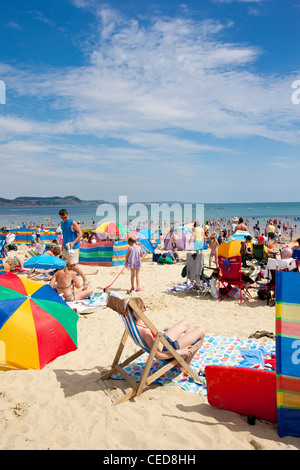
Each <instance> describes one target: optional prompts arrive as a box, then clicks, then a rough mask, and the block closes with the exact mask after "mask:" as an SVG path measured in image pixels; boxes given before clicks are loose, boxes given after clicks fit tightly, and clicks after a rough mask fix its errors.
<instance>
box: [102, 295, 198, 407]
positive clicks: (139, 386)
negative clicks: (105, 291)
mask: <svg viewBox="0 0 300 470" xmlns="http://www.w3.org/2000/svg"><path fill="white" fill-rule="evenodd" d="M108 306H110V305H109V303H108ZM111 308H113V307H111ZM114 310H116V311H117V312H118V313H119V314H120V316H121V318H122V320H123V322H124V325H125V331H124V333H123V336H122V339H121V342H120V345H119V347H118V349H117V352H116V355H115V358H114V360H113V363H112V366H111V369H110V370H109V371H106V372H104V373H103V374H102V375H101V377H99V379H98V380H97V381H99V380H100V379H101V380H106V379H108V378H109V377H111V376H112V375H113V374H115V373H119V374H121V375H122V377H123V378H124V379H125V380H126V381H127V383H128V384H129V385H130V387H131V390H130V392H129V393H127V394H126V395H125V396H124V397H122V398H121V399H120V400H118V401H117V402H116V403H114V404H119V403H122V402H124V401H127V400H130V399H131V398H133V397H134V396H135V395H137V396H139V395H141V393H142V392H143V390H144V388H145V386H146V385H150V384H151V383H153V382H154V381H155V380H157V379H158V378H159V377H161V376H162V375H163V374H165V373H166V372H168V371H169V370H170V369H172V367H174V366H176V365H178V364H179V365H180V366H181V367H183V368H184V370H185V371H186V372H187V374H188V375H190V376H191V377H192V378H193V379H194V381H195V382H199V377H198V375H197V373H196V372H195V371H194V370H193V369H192V367H191V366H190V365H188V364H187V363H186V362H185V360H184V358H183V357H181V356H180V355H179V354H178V353H177V351H176V350H175V349H174V348H173V347H172V346H171V345H170V343H169V342H168V341H167V340H166V339H165V337H164V335H163V332H161V331H158V329H157V328H156V327H155V326H154V325H153V323H152V322H151V321H150V320H149V318H148V317H147V316H146V315H145V313H144V312H143V311H142V310H141V309H140V308H139V306H138V305H137V303H136V302H135V300H134V299H132V300H129V302H128V304H127V308H126V310H125V311H124V312H123V313H120V310H119V309H118V310H117V309H116V308H114ZM133 312H134V313H135V314H136V315H137V316H138V317H139V318H140V319H141V320H142V321H143V322H144V323H145V324H146V325H147V326H148V328H149V329H150V330H151V331H152V332H153V334H154V335H155V336H156V338H155V341H154V344H153V346H152V349H151V350H149V348H148V347H147V345H146V344H145V343H144V341H143V339H142V338H141V336H140V333H139V331H138V328H137V326H136V323H135V322H136V320H135V317H134V314H133ZM128 337H131V339H132V340H133V341H134V343H135V344H136V345H137V346H138V347H139V348H140V349H139V350H138V351H137V352H135V353H134V354H132V355H131V356H130V357H128V358H126V359H125V360H124V361H123V362H119V361H120V359H121V355H122V352H123V350H124V347H125V343H126V341H127V339H128ZM159 343H162V344H163V345H164V346H165V347H166V348H167V350H168V351H169V352H170V353H171V354H172V356H173V358H174V359H170V360H168V361H161V362H162V367H160V368H158V369H157V370H156V371H155V372H153V373H152V374H151V375H149V373H150V369H151V365H152V363H153V361H154V359H155V355H156V352H157V348H158V345H159ZM202 343H203V342H202V341H198V342H197V343H195V344H194V345H193V346H192V348H191V350H192V352H196V351H198V349H199V348H200V347H201V345H202ZM145 352H146V353H148V354H149V356H148V359H147V362H146V364H145V368H144V372H143V375H142V376H141V379H140V382H136V381H135V380H134V379H133V378H132V377H131V376H130V375H129V374H128V373H127V372H126V371H125V370H124V367H126V366H128V365H129V364H130V363H131V362H132V361H134V360H135V359H136V358H138V357H139V356H141V355H142V354H144V353H145Z"/></svg>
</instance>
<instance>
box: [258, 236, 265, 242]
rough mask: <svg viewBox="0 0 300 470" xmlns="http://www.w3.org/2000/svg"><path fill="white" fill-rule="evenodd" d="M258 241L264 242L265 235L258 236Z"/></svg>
mask: <svg viewBox="0 0 300 470" xmlns="http://www.w3.org/2000/svg"><path fill="white" fill-rule="evenodd" d="M257 241H258V243H263V242H264V241H265V239H264V237H261V236H260V237H258V238H257Z"/></svg>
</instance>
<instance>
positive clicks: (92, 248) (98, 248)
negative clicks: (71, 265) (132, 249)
mask: <svg viewBox="0 0 300 470" xmlns="http://www.w3.org/2000/svg"><path fill="white" fill-rule="evenodd" d="M127 250H128V242H127V241H126V240H124V241H123V240H122V241H108V242H107V241H100V242H97V243H81V244H80V249H79V263H80V264H86V265H89V266H123V265H124V263H125V257H126V253H127Z"/></svg>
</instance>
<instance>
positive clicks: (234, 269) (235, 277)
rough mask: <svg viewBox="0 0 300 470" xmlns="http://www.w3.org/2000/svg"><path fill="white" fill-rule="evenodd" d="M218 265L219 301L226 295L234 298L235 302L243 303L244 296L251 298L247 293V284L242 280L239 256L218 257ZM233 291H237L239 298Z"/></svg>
mask: <svg viewBox="0 0 300 470" xmlns="http://www.w3.org/2000/svg"><path fill="white" fill-rule="evenodd" d="M218 263H219V293H220V295H219V300H222V299H224V298H225V297H226V296H228V295H231V296H232V297H234V298H235V300H237V301H240V302H243V300H244V299H245V297H246V296H248V297H250V298H251V295H250V293H249V291H248V283H247V282H245V281H243V279H242V271H241V268H242V258H241V256H232V257H229V258H225V257H224V256H218ZM220 286H222V287H220ZM221 289H223V290H221ZM234 289H237V291H238V293H239V296H237V294H236V293H235V291H234Z"/></svg>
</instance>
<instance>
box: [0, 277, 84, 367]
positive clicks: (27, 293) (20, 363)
mask: <svg viewBox="0 0 300 470" xmlns="http://www.w3.org/2000/svg"><path fill="white" fill-rule="evenodd" d="M77 321H78V315H77V313H75V312H74V311H73V310H72V309H71V308H70V307H69V306H68V305H67V304H66V302H65V301H64V300H63V299H62V298H61V297H60V296H59V295H58V294H57V293H56V292H55V290H54V289H52V287H50V286H49V285H48V284H44V283H43V282H37V281H33V280H31V279H26V278H21V277H18V276H16V275H15V274H12V273H6V274H2V275H1V276H0V349H1V363H0V365H1V366H4V367H6V368H14V369H36V370H39V369H42V368H43V367H44V366H45V365H46V364H48V363H49V362H51V361H53V360H54V359H55V358H56V357H58V356H61V355H63V354H66V353H68V352H70V351H74V350H76V349H77Z"/></svg>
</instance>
